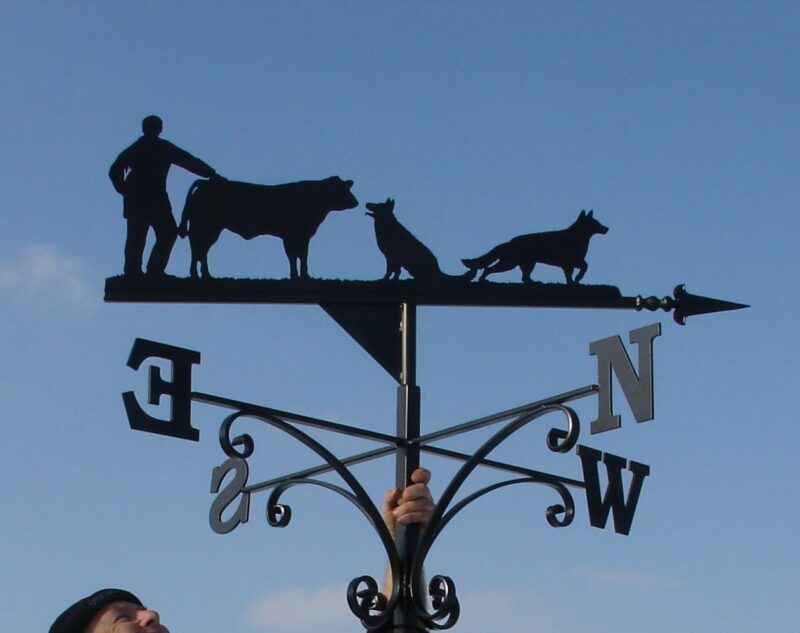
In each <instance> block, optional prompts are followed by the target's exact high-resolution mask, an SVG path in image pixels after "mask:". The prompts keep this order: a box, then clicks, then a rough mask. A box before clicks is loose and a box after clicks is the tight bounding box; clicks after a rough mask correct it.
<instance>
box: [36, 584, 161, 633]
mask: <svg viewBox="0 0 800 633" xmlns="http://www.w3.org/2000/svg"><path fill="white" fill-rule="evenodd" d="M50 633H169V632H168V631H167V628H166V627H165V626H163V625H162V624H161V621H160V620H159V617H158V613H156V612H155V611H153V610H151V609H147V608H146V607H145V606H144V605H143V604H142V601H141V600H139V598H137V597H136V596H134V595H133V594H132V593H130V592H129V591H124V590H122V589H101V590H100V591H97V592H95V593H93V594H92V595H91V596H86V597H85V598H82V599H80V600H78V602H76V603H75V604H73V605H72V606H71V607H69V608H68V609H67V610H66V611H64V612H63V613H62V614H61V615H60V616H58V618H56V621H55V622H53V625H52V626H51V627H50Z"/></svg>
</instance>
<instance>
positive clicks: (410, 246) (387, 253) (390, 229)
mask: <svg viewBox="0 0 800 633" xmlns="http://www.w3.org/2000/svg"><path fill="white" fill-rule="evenodd" d="M366 207H367V209H368V211H367V215H368V216H371V217H372V219H373V220H375V239H376V240H377V242H378V248H379V249H380V250H381V253H383V256H384V257H385V258H386V274H385V275H384V276H383V279H384V280H387V279H399V278H400V272H401V271H402V269H405V270H406V271H407V272H408V274H409V275H411V276H412V277H413V278H414V279H422V280H428V279H444V278H451V279H455V278H458V279H463V278H467V277H471V276H473V275H474V273H472V272H471V271H468V272H467V273H466V274H465V275H448V274H447V273H445V272H442V269H441V268H439V261H438V260H437V259H436V256H435V255H434V254H433V253H432V252H431V250H430V249H429V248H428V247H427V246H425V244H423V243H422V242H420V241H419V240H418V239H417V238H416V237H414V235H413V234H412V233H411V231H409V230H408V229H407V228H406V227H404V226H403V225H402V224H400V222H398V220H397V218H396V217H395V216H394V200H392V199H391V198H387V199H386V202H367V204H366Z"/></svg>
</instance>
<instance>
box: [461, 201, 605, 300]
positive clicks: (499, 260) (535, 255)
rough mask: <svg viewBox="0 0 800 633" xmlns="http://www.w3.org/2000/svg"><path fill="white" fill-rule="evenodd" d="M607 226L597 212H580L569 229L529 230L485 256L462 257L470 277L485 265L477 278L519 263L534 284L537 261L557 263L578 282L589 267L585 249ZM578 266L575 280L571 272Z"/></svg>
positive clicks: (526, 280) (525, 278) (526, 279)
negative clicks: (532, 274)
mask: <svg viewBox="0 0 800 633" xmlns="http://www.w3.org/2000/svg"><path fill="white" fill-rule="evenodd" d="M606 233H608V227H605V226H603V225H602V224H600V222H598V221H597V220H595V218H594V211H589V213H586V211H581V213H580V215H579V216H578V219H577V220H575V222H573V223H572V225H571V226H570V227H569V228H566V229H563V230H561V231H548V232H546V233H530V234H528V235H519V236H518V237H515V238H514V239H512V240H510V241H508V242H504V243H503V244H500V245H498V246H495V247H494V248H493V249H492V250H490V251H489V252H488V253H486V254H485V255H482V256H481V257H476V258H474V259H462V260H461V261H462V262H463V263H464V266H466V267H467V268H469V269H470V272H469V274H470V275H471V276H470V278H474V277H475V275H476V274H477V273H478V271H479V270H480V269H481V268H482V269H483V273H482V274H481V276H480V279H479V280H478V281H483V280H484V279H486V277H487V275H491V274H493V273H500V272H505V271H508V270H512V269H514V268H516V267H517V266H519V268H520V270H521V271H522V281H523V282H524V283H533V281H532V280H531V273H532V272H533V268H534V266H536V264H538V263H542V264H549V265H550V266H558V267H559V268H561V270H563V271H564V277H566V279H567V283H568V284H577V283H579V282H580V280H581V279H583V276H584V275H585V274H586V270H587V269H588V267H589V266H588V264H587V263H586V252H587V251H588V250H589V240H590V239H591V237H592V235H597V234H600V235H605V234H606ZM576 268H577V269H578V274H577V276H576V277H575V278H574V279H573V278H572V273H573V272H574V271H575V269H576Z"/></svg>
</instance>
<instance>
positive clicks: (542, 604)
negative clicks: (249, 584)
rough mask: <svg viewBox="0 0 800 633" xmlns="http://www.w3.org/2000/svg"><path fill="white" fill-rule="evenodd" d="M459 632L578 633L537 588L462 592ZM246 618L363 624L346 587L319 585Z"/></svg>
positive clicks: (291, 631) (305, 624) (329, 627)
mask: <svg viewBox="0 0 800 633" xmlns="http://www.w3.org/2000/svg"><path fill="white" fill-rule="evenodd" d="M459 602H460V603H461V616H460V618H459V621H458V624H457V625H456V629H457V630H458V631H459V633H485V632H486V631H491V630H500V631H528V630H533V629H537V628H545V627H547V628H556V627H557V628H558V629H559V630H560V631H562V633H573V631H575V632H576V633H577V631H578V630H580V629H579V628H575V629H571V628H569V626H568V623H565V622H564V618H563V613H562V614H559V613H558V612H557V610H556V609H555V608H554V607H553V606H551V605H548V604H547V601H546V600H545V599H544V598H542V597H541V596H539V595H537V592H536V591H535V590H533V589H524V588H516V589H512V590H506V589H487V590H485V591H478V592H467V593H465V594H463V595H462V594H459ZM246 622H247V624H249V625H250V626H252V627H253V628H254V629H256V630H264V631H270V633H306V632H309V633H310V632H312V631H314V632H316V631H319V630H325V631H331V632H333V633H339V632H341V633H348V632H350V631H353V630H354V626H355V627H356V628H358V626H357V622H356V620H355V616H354V615H353V614H352V613H351V612H350V610H349V608H348V607H347V604H346V600H345V588H344V586H339V585H336V586H325V587H321V588H319V589H300V588H292V589H286V590H284V591H279V592H277V593H273V594H269V595H266V596H262V597H261V598H259V599H257V600H256V601H255V602H254V603H253V604H251V605H250V607H249V608H248V610H247V613H246Z"/></svg>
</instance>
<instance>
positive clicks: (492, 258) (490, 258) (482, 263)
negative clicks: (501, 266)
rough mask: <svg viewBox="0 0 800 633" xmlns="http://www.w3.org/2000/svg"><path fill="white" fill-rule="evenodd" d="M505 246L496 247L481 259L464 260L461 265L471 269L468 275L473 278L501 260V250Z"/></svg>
mask: <svg viewBox="0 0 800 633" xmlns="http://www.w3.org/2000/svg"><path fill="white" fill-rule="evenodd" d="M503 246H504V245H503V244H500V245H499V246H495V247H494V248H493V249H492V250H490V251H489V252H488V253H486V255H481V256H480V257H475V258H473V259H462V260H461V263H462V264H464V266H466V267H467V268H469V273H468V274H471V275H472V277H475V275H476V274H477V273H478V271H479V270H480V269H481V268H486V267H487V266H491V265H492V264H493V263H494V262H496V261H497V260H498V259H500V249H501V248H502V247H503Z"/></svg>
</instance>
